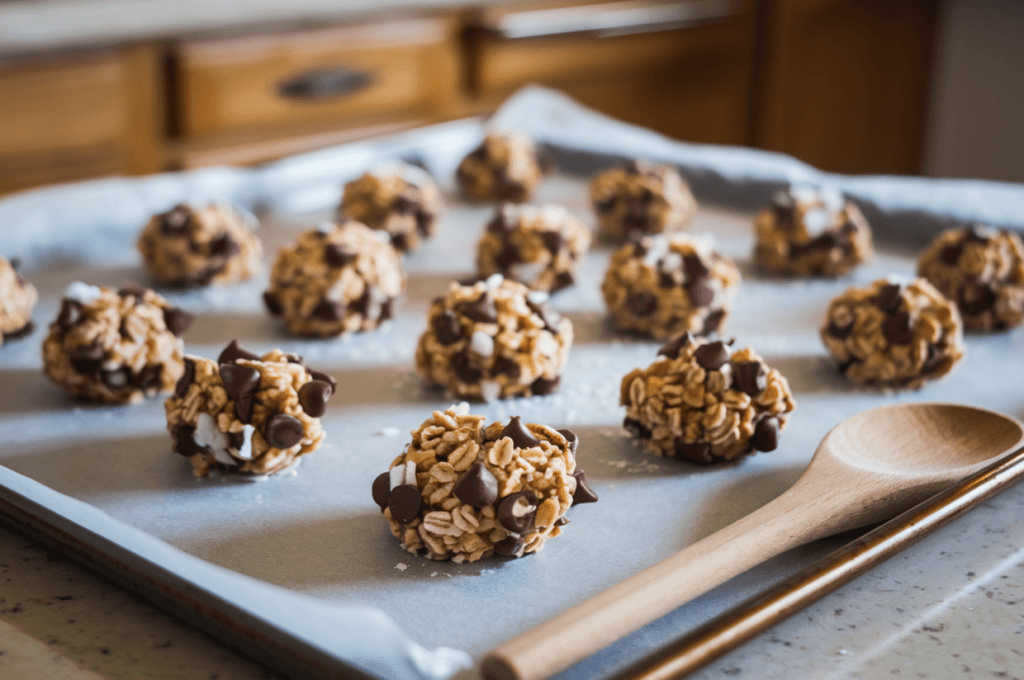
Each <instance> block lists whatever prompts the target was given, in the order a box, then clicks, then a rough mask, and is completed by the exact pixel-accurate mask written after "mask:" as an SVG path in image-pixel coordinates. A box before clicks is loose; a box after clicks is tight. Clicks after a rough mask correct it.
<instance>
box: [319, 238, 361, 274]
mask: <svg viewBox="0 0 1024 680" xmlns="http://www.w3.org/2000/svg"><path fill="white" fill-rule="evenodd" d="M355 261H356V254H355V253H354V252H352V251H351V250H349V249H348V248H346V247H345V246H343V245H340V244H337V243H328V244H327V245H326V246H324V262H325V263H327V266H328V267H334V268H340V267H344V266H346V265H349V264H352V263H353V262H355Z"/></svg>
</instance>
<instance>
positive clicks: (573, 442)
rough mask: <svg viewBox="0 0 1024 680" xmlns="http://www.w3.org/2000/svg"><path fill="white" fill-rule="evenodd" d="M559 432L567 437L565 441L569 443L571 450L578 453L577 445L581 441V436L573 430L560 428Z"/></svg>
mask: <svg viewBox="0 0 1024 680" xmlns="http://www.w3.org/2000/svg"><path fill="white" fill-rule="evenodd" d="M558 434H560V435H562V436H563V437H565V441H566V442H568V444H569V450H570V451H572V452H573V453H576V447H577V445H579V443H580V440H579V437H577V436H576V433H575V432H573V431H572V430H558Z"/></svg>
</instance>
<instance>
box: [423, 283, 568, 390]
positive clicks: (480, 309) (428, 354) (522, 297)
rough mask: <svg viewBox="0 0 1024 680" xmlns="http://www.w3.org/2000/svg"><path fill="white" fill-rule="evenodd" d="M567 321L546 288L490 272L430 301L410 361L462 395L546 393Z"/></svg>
mask: <svg viewBox="0 0 1024 680" xmlns="http://www.w3.org/2000/svg"><path fill="white" fill-rule="evenodd" d="M572 340H573V327H572V322H571V321H569V319H566V318H564V317H562V316H561V315H560V314H558V312H556V311H555V310H553V309H551V307H550V306H549V305H548V304H547V294H546V293H544V292H542V291H532V290H530V289H529V288H527V287H526V286H524V285H523V284H521V283H517V282H515V281H510V280H508V279H505V278H503V277H502V276H501V275H500V274H494V275H493V276H491V277H489V278H488V279H487V280H486V281H479V282H477V283H475V284H473V285H468V286H463V285H460V284H458V283H452V284H451V286H450V287H449V289H448V294H447V295H445V296H444V297H443V298H438V299H436V300H434V302H433V303H432V304H431V305H430V312H429V314H428V320H427V330H426V331H424V333H423V335H421V336H420V340H419V344H418V345H417V347H416V368H417V370H418V371H419V373H420V375H422V376H423V377H424V378H426V379H427V381H428V382H430V383H433V384H437V385H441V386H443V387H445V388H446V389H447V391H448V393H449V394H450V395H452V396H455V397H458V398H460V399H472V400H477V401H478V400H481V399H482V400H491V399H504V398H506V397H518V396H523V397H528V396H531V395H543V394H550V393H551V392H554V391H555V389H557V387H558V384H559V381H560V380H561V373H562V369H563V368H564V367H565V362H566V361H567V360H568V357H569V348H570V347H571V346H572Z"/></svg>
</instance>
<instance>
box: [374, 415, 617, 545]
mask: <svg viewBox="0 0 1024 680" xmlns="http://www.w3.org/2000/svg"><path fill="white" fill-rule="evenodd" d="M483 421H484V417H483V416H476V415H471V414H470V413H469V408H468V406H467V405H466V404H465V403H463V404H460V405H459V406H453V407H451V408H449V409H448V410H446V411H435V412H434V415H433V416H432V417H431V418H428V419H427V420H426V421H425V422H424V423H423V424H422V425H421V426H420V427H419V429H417V430H415V431H414V432H413V433H412V443H411V444H409V446H408V447H407V448H406V450H405V453H403V454H401V455H400V456H398V458H396V459H395V460H394V462H392V463H391V467H390V471H389V472H385V473H383V474H381V475H380V476H378V477H377V479H376V480H374V482H373V499H374V501H376V502H377V504H378V505H379V506H380V507H381V510H382V511H383V513H384V517H385V518H386V519H387V521H388V526H389V527H390V528H391V533H392V534H393V535H394V536H395V537H396V538H398V539H399V540H400V541H401V542H402V547H403V548H405V549H406V550H408V551H409V552H411V553H416V554H420V555H424V556H425V557H428V558H430V559H432V560H447V559H450V560H452V561H453V562H475V561H477V560H479V559H482V558H485V557H489V556H491V555H502V556H507V557H521V556H523V555H528V554H530V553H535V552H538V551H539V550H540V549H541V548H543V547H544V544H545V543H546V542H547V541H548V539H550V538H554V537H555V536H558V535H559V534H560V533H561V531H562V530H561V527H562V526H564V525H565V524H567V523H568V520H567V519H566V518H565V512H566V510H568V509H569V507H570V506H573V505H579V504H581V503H592V502H594V501H596V500H597V495H596V494H594V493H593V492H592V491H591V490H590V488H589V487H588V486H587V482H586V478H585V477H584V475H583V471H582V470H577V469H576V455H575V454H576V446H577V443H578V442H577V438H576V435H574V434H573V433H572V432H570V431H569V430H553V429H552V428H550V427H547V426H545V425H534V424H529V425H527V424H524V423H523V422H522V421H520V419H519V417H518V416H515V417H513V418H512V419H511V420H510V421H509V422H508V423H507V424H502V423H500V422H495V423H491V424H490V425H489V426H487V427H484V425H483Z"/></svg>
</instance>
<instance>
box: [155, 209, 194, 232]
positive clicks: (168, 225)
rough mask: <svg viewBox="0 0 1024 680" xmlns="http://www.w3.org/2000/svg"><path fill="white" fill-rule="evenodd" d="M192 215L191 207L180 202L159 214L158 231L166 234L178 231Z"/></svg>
mask: <svg viewBox="0 0 1024 680" xmlns="http://www.w3.org/2000/svg"><path fill="white" fill-rule="evenodd" d="M191 217H192V208H190V207H189V206H187V205H185V204H184V203H181V204H179V205H176V206H174V207H173V208H171V209H170V210H168V211H167V212H165V213H164V214H162V215H160V231H162V232H163V233H165V234H167V235H173V234H177V233H179V232H180V231H181V230H182V229H184V228H185V225H187V224H188V221H189V219H191Z"/></svg>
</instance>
